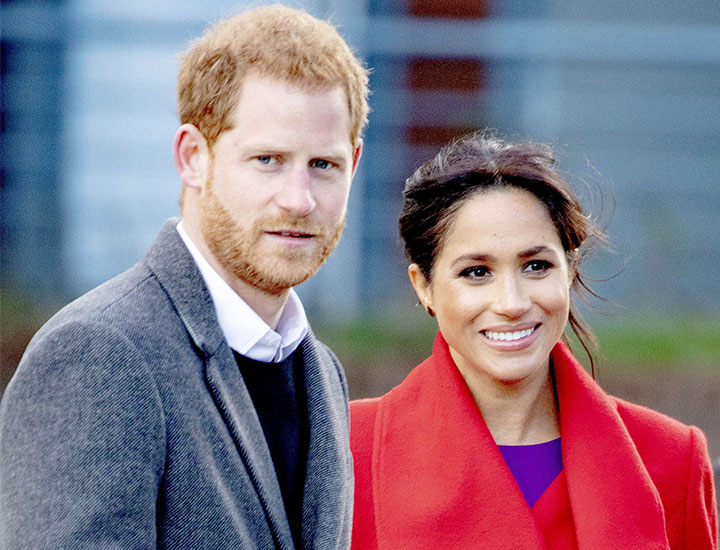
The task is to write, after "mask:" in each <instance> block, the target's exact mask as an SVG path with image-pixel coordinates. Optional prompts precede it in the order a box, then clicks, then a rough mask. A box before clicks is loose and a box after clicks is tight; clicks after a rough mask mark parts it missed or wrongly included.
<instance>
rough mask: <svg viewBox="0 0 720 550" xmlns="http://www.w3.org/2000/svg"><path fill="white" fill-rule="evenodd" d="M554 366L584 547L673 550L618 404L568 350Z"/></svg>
mask: <svg viewBox="0 0 720 550" xmlns="http://www.w3.org/2000/svg"><path fill="white" fill-rule="evenodd" d="M552 360H553V366H554V370H555V380H556V385H557V394H558V402H559V406H560V428H561V436H562V447H563V463H564V468H565V475H566V480H567V485H568V493H569V497H570V504H571V508H572V513H573V518H574V522H575V529H576V534H577V541H578V546H579V547H580V548H583V549H588V550H592V549H598V550H600V549H605V548H638V549H645V548H648V549H649V548H652V549H658V550H659V549H669V547H670V546H669V543H668V540H667V536H666V534H665V518H664V513H663V508H662V504H661V501H660V496H659V494H658V492H657V489H656V488H655V486H654V485H653V483H652V481H651V479H650V476H649V474H648V473H647V471H646V469H645V467H644V465H643V462H642V460H641V458H640V455H639V454H638V453H637V451H636V450H635V446H634V444H633V442H632V439H631V438H630V435H629V434H628V432H627V430H626V428H625V426H624V424H623V422H622V419H621V418H620V416H619V414H618V413H617V409H616V407H615V404H614V402H613V401H612V400H611V399H610V398H609V397H608V396H607V394H605V393H604V392H603V391H602V389H600V387H599V386H598V385H597V384H596V383H595V381H594V380H593V379H592V378H591V377H590V376H589V375H588V374H587V373H586V372H585V371H584V369H583V368H582V366H580V364H579V363H577V361H576V360H575V359H574V358H573V357H572V355H571V354H570V352H569V351H568V350H567V348H566V347H565V346H564V345H563V344H558V345H557V346H556V347H555V349H554V350H553V353H552Z"/></svg>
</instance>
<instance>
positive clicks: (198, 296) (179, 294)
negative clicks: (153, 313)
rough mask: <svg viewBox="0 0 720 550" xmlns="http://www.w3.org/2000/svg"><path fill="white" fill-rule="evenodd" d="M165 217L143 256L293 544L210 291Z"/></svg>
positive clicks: (274, 526) (283, 536)
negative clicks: (183, 328)
mask: <svg viewBox="0 0 720 550" xmlns="http://www.w3.org/2000/svg"><path fill="white" fill-rule="evenodd" d="M177 223H178V219H177V218H173V219H170V220H168V222H166V223H165V225H164V226H163V228H162V230H161V231H160V233H159V234H158V236H157V237H156V238H155V241H154V242H153V243H152V244H151V245H150V247H149V248H148V250H147V252H146V254H145V258H144V261H145V263H146V264H147V266H148V267H149V268H150V269H151V270H152V272H153V273H154V274H155V276H156V277H157V280H158V282H159V283H160V285H161V286H162V287H163V289H164V290H165V292H166V293H167V295H168V297H169V298H170V300H171V301H172V302H173V305H174V306H175V309H176V310H177V312H178V315H179V316H180V318H181V319H182V322H183V324H184V325H185V328H186V329H187V331H188V334H189V336H190V339H191V340H192V342H193V344H194V345H195V347H196V349H197V351H198V353H199V354H200V355H201V356H202V357H203V359H204V362H205V376H206V380H207V383H208V386H209V389H210V392H211V394H212V396H213V398H214V400H215V403H216V405H217V407H218V410H219V411H220V414H221V415H222V417H223V420H224V421H225V423H226V425H227V426H228V430H229V431H230V433H231V435H232V437H233V440H234V441H235V445H236V447H237V449H238V452H239V454H240V456H241V457H242V460H243V462H244V464H245V467H246V468H247V470H248V472H249V474H250V476H251V478H252V480H253V484H254V486H255V489H256V491H257V493H258V497H259V499H260V501H261V503H262V506H263V508H264V510H265V513H266V516H267V518H268V523H269V524H270V528H271V530H272V532H273V536H274V538H275V540H276V541H277V543H278V546H279V547H280V548H292V547H293V542H292V535H291V533H290V525H289V523H288V520H287V517H286V515H285V507H284V504H283V499H282V494H281V492H280V485H279V483H278V481H277V476H276V474H275V469H274V466H273V462H272V458H271V456H270V450H269V449H268V446H267V443H266V441H265V435H264V433H263V430H262V426H261V424H260V420H259V418H258V416H257V413H256V412H255V407H254V406H253V402H252V398H251V397H250V394H249V392H248V390H247V387H246V386H245V382H244V381H243V379H242V375H241V374H240V370H239V368H238V366H237V362H236V361H235V357H234V356H233V353H232V350H231V349H230V347H229V346H228V345H227V342H226V341H225V337H224V335H223V333H222V330H221V328H220V325H219V324H218V321H217V316H216V313H215V308H214V306H213V303H212V298H211V296H210V293H209V292H208V290H207V287H206V286H205V283H204V281H203V278H202V275H201V274H200V271H199V270H198V268H197V265H196V264H195V262H194V260H193V259H192V256H191V254H190V252H189V251H188V249H187V248H186V246H185V244H184V243H183V242H182V239H181V238H180V235H179V234H178V232H177V230H176V228H175V226H176V225H177Z"/></svg>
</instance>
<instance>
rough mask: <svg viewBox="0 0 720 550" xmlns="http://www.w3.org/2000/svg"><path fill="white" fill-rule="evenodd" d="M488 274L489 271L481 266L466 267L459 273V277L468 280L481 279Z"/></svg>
mask: <svg viewBox="0 0 720 550" xmlns="http://www.w3.org/2000/svg"><path fill="white" fill-rule="evenodd" d="M489 274H490V270H489V269H488V268H487V267H485V266H482V265H475V266H473V267H468V268H465V269H463V270H462V271H461V272H460V276H461V277H467V278H468V279H482V278H485V277H487V276H488V275H489Z"/></svg>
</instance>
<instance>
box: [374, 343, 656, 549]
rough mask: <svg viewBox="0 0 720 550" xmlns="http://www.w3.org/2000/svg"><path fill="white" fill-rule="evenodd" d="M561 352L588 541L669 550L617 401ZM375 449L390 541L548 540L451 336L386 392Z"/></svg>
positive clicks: (516, 545)
mask: <svg viewBox="0 0 720 550" xmlns="http://www.w3.org/2000/svg"><path fill="white" fill-rule="evenodd" d="M552 360H553V364H554V369H555V375H556V383H557V389H558V394H559V407H560V419H561V437H562V448H563V451H562V452H563V462H564V466H565V474H566V482H567V487H568V494H569V499H570V504H571V509H572V512H573V519H574V522H575V529H576V534H577V540H578V543H579V547H580V548H583V549H598V550H599V549H600V548H603V549H604V548H653V549H663V548H669V546H668V542H667V538H666V535H665V525H664V516H663V510H662V506H661V504H660V498H659V495H658V493H657V490H656V489H655V488H654V486H653V484H652V482H651V481H650V478H649V476H648V474H647V472H646V471H645V469H644V467H643V465H642V462H641V460H640V457H639V455H638V454H637V451H636V450H635V448H634V446H633V443H632V441H631V439H630V437H629V435H628V433H627V430H626V429H625V427H624V425H623V423H622V420H621V418H620V417H619V415H618V413H617V411H616V409H615V407H614V402H613V401H612V399H611V398H609V397H608V396H607V395H606V394H605V393H604V392H603V391H602V390H601V389H600V388H599V386H597V384H596V383H595V382H594V381H593V380H592V379H591V378H590V377H589V376H588V375H587V374H586V373H585V372H584V370H583V369H582V367H581V366H580V365H579V364H578V363H577V362H576V361H575V359H574V358H573V357H572V356H571V355H570V353H569V351H568V350H567V349H566V348H565V346H564V345H563V344H558V345H557V346H556V347H555V349H554V350H553V352H552ZM373 448H374V449H375V451H374V453H375V455H374V456H373V464H374V468H375V472H374V476H373V478H374V485H373V492H374V494H375V495H376V498H375V502H376V509H375V518H376V523H377V533H378V540H383V541H384V542H386V543H387V547H388V548H402V547H406V546H403V541H404V542H405V545H406V542H407V541H408V540H417V538H418V536H421V537H422V544H421V545H420V546H418V547H423V548H440V547H452V548H459V549H462V548H475V547H477V544H478V540H482V546H483V548H513V549H518V550H523V549H527V550H531V549H532V550H536V549H539V548H545V547H546V544H545V541H544V538H543V536H542V533H541V532H540V529H539V526H538V524H537V522H536V521H535V519H534V517H533V514H532V512H531V510H530V508H529V507H528V506H527V504H526V502H525V500H524V498H523V496H522V493H521V492H520V490H519V488H518V487H517V484H516V483H515V481H514V479H513V477H512V474H511V473H510V470H509V469H508V468H507V466H506V464H505V462H504V460H503V459H502V456H501V455H500V453H499V451H498V449H497V446H496V445H495V442H494V440H493V439H492V436H491V434H490V432H489V431H488V429H487V426H486V425H485V422H484V421H483V419H482V416H481V415H480V413H479V410H478V408H477V406H476V405H475V403H474V401H473V398H472V395H471V394H470V391H469V389H468V387H467V385H466V384H465V382H464V380H463V378H462V376H461V375H460V373H459V371H458V370H457V368H456V367H455V365H454V363H453V361H452V358H451V356H450V353H449V350H448V346H447V343H446V342H445V340H444V338H443V337H442V335H440V334H438V337H437V339H436V341H435V345H434V349H433V355H432V356H431V357H430V358H429V359H427V360H426V361H425V362H423V363H422V364H421V365H419V366H418V367H417V368H416V369H415V370H414V371H413V372H412V373H411V374H410V375H409V376H408V378H407V379H406V380H405V381H404V382H403V383H402V384H401V385H400V386H398V387H397V388H395V389H394V390H392V391H391V392H390V393H389V394H387V395H386V396H385V397H384V398H383V399H382V400H381V405H380V409H379V411H378V418H377V423H376V432H375V441H374V445H373ZM397 503H403V506H397ZM419 534H420V535H419Z"/></svg>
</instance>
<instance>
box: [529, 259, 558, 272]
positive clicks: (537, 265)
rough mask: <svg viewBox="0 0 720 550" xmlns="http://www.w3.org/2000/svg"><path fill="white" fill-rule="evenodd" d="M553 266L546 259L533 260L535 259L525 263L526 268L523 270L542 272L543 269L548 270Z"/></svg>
mask: <svg viewBox="0 0 720 550" xmlns="http://www.w3.org/2000/svg"><path fill="white" fill-rule="evenodd" d="M551 267H552V264H551V263H550V262H547V261H545V260H533V261H531V262H528V263H527V264H525V268H524V269H523V271H529V272H532V273H540V272H543V271H547V270H548V269H550V268H551Z"/></svg>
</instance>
